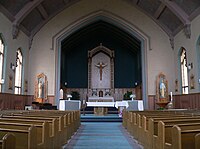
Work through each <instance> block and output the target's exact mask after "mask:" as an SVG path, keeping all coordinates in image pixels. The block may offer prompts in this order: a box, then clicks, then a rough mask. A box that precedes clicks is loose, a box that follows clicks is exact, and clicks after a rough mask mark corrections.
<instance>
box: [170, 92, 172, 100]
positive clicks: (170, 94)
mask: <svg viewBox="0 0 200 149" xmlns="http://www.w3.org/2000/svg"><path fill="white" fill-rule="evenodd" d="M170 98H171V102H172V92H170Z"/></svg>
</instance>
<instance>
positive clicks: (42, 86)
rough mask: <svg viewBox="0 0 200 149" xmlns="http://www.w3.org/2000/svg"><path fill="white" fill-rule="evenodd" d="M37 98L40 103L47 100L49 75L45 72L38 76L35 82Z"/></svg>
mask: <svg viewBox="0 0 200 149" xmlns="http://www.w3.org/2000/svg"><path fill="white" fill-rule="evenodd" d="M35 99H36V101H37V102H39V103H43V102H47V77H46V75H44V74H43V73H41V74H39V75H38V76H37V81H36V83H35Z"/></svg>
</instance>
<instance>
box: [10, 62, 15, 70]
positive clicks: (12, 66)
mask: <svg viewBox="0 0 200 149" xmlns="http://www.w3.org/2000/svg"><path fill="white" fill-rule="evenodd" d="M10 69H12V70H13V71H14V70H15V64H13V63H10Z"/></svg>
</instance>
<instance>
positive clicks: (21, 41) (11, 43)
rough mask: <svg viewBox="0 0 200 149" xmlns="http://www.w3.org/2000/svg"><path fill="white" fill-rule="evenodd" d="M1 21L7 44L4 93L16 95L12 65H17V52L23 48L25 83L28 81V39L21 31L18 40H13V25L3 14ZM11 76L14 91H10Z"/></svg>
mask: <svg viewBox="0 0 200 149" xmlns="http://www.w3.org/2000/svg"><path fill="white" fill-rule="evenodd" d="M0 20H1V21H0V22H1V23H0V33H1V34H2V35H3V38H4V42H5V43H6V69H5V72H4V74H5V76H4V79H5V83H4V85H3V92H6V93H14V76H15V73H14V71H12V70H11V69H10V63H14V64H15V60H16V51H17V49H18V48H21V49H22V54H23V56H24V63H23V64H24V76H23V81H24V79H26V80H28V63H29V59H28V58H29V49H28V37H27V36H26V35H25V34H24V33H23V32H21V31H20V32H19V36H18V37H17V39H13V38H12V23H11V22H10V21H9V20H8V19H7V18H6V17H5V16H4V15H3V14H2V13H0ZM9 75H11V76H13V90H8V80H9ZM28 83H29V82H28ZM23 84H24V83H23ZM28 86H30V84H28ZM28 90H29V89H28Z"/></svg>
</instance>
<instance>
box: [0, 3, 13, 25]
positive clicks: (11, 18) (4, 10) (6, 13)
mask: <svg viewBox="0 0 200 149" xmlns="http://www.w3.org/2000/svg"><path fill="white" fill-rule="evenodd" d="M0 12H1V13H3V14H4V15H5V16H6V17H7V18H8V19H9V20H10V21H11V22H13V21H14V20H15V17H14V16H13V15H12V14H11V13H10V12H9V11H8V10H7V9H6V8H5V7H4V6H3V5H1V4H0Z"/></svg>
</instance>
